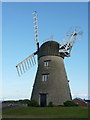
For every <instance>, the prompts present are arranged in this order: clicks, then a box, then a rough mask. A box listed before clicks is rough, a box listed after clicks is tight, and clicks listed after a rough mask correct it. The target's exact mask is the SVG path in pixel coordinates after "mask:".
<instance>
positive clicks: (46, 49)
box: [38, 41, 60, 58]
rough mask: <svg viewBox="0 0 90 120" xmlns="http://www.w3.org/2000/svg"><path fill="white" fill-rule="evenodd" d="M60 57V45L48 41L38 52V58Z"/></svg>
mask: <svg viewBox="0 0 90 120" xmlns="http://www.w3.org/2000/svg"><path fill="white" fill-rule="evenodd" d="M48 55H51V56H60V53H59V43H58V42H55V41H48V42H45V43H43V44H42V45H41V47H40V48H39V52H38V58H40V57H42V56H48Z"/></svg>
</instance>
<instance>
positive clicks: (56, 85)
mask: <svg viewBox="0 0 90 120" xmlns="http://www.w3.org/2000/svg"><path fill="white" fill-rule="evenodd" d="M33 19H34V21H33V23H34V30H35V41H36V46H37V50H36V51H35V52H34V53H33V54H32V55H30V56H29V57H27V58H26V59H24V60H23V61H22V62H20V63H19V64H17V65H16V68H17V72H18V75H19V76H21V75H22V74H23V73H24V72H26V71H27V70H28V69H30V68H31V67H32V66H33V65H35V64H36V61H35V55H37V56H38V68H37V73H36V77H35V81H34V85H33V90H32V95H31V100H35V101H37V102H38V104H39V105H40V106H42V107H44V106H46V105H48V104H49V102H53V104H54V105H63V103H64V102H65V101H67V100H71V99H72V97H71V92H70V88H69V83H68V82H69V81H68V78H67V74H66V70H65V66H64V57H69V56H70V53H71V50H72V47H73V45H74V43H75V42H76V41H77V40H78V38H79V36H81V35H82V32H81V31H80V30H79V29H78V27H75V28H73V29H72V31H71V32H68V33H67V34H66V36H67V37H66V38H67V39H66V38H65V42H64V43H63V44H60V43H58V42H56V41H51V40H50V41H46V42H44V43H43V44H42V45H41V46H39V41H38V14H37V12H36V11H35V12H33Z"/></svg>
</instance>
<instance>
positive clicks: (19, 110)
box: [2, 107, 88, 118]
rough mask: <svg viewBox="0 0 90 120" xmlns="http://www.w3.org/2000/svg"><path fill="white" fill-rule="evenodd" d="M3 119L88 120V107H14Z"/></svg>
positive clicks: (6, 111)
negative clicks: (54, 119) (83, 119)
mask: <svg viewBox="0 0 90 120" xmlns="http://www.w3.org/2000/svg"><path fill="white" fill-rule="evenodd" d="M2 113H3V114H2V117H3V118H88V107H44V108H40V107H14V108H11V109H7V110H3V112H2Z"/></svg>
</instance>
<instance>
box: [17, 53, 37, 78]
mask: <svg viewBox="0 0 90 120" xmlns="http://www.w3.org/2000/svg"><path fill="white" fill-rule="evenodd" d="M35 54H36V53H33V54H32V55H30V56H29V57H27V58H26V59H24V60H23V61H22V62H20V63H19V64H17V65H16V68H17V72H18V75H19V76H21V75H22V74H23V73H25V72H26V71H27V70H28V69H30V68H31V67H32V66H34V65H35V64H36V61H35Z"/></svg>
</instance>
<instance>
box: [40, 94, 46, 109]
mask: <svg viewBox="0 0 90 120" xmlns="http://www.w3.org/2000/svg"><path fill="white" fill-rule="evenodd" d="M46 105H47V94H45V93H41V94H40V106H41V107H45V106H46Z"/></svg>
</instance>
